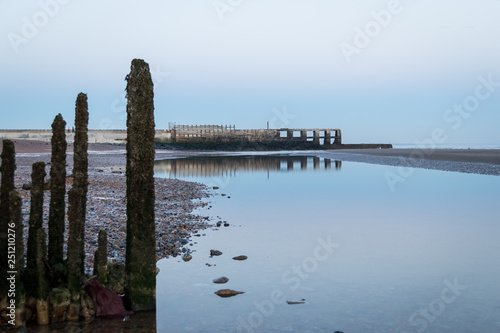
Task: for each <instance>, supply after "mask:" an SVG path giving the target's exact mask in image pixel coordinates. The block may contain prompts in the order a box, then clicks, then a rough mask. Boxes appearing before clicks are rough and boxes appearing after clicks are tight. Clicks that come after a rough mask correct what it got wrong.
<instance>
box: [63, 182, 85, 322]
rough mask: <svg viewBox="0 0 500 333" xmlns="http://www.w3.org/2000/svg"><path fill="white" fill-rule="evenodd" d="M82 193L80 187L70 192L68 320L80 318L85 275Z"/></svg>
mask: <svg viewBox="0 0 500 333" xmlns="http://www.w3.org/2000/svg"><path fill="white" fill-rule="evenodd" d="M82 193H83V190H82V189H81V188H79V187H73V188H72V189H71V190H69V192H68V220H69V223H70V225H69V236H68V263H67V269H68V290H69V291H70V293H71V303H70V305H69V308H68V317H67V318H68V320H78V317H79V314H80V289H81V288H80V282H81V280H82V275H83V263H84V259H85V253H84V252H83V250H84V239H83V232H82V229H84V225H85V221H84V219H82V211H81V210H82V207H83V205H82Z"/></svg>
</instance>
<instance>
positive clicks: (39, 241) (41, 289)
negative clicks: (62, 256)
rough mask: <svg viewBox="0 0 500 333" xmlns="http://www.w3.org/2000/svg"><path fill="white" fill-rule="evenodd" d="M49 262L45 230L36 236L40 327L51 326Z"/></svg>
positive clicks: (37, 317)
mask: <svg viewBox="0 0 500 333" xmlns="http://www.w3.org/2000/svg"><path fill="white" fill-rule="evenodd" d="M46 262H47V235H46V234H45V230H44V229H43V228H40V229H38V232H37V234H36V269H37V274H38V276H37V300H36V321H37V323H38V325H47V324H49V281H48V280H47V275H46V270H45V264H46Z"/></svg>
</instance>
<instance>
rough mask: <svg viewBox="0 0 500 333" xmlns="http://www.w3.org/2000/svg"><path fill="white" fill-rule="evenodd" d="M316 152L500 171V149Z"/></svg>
mask: <svg viewBox="0 0 500 333" xmlns="http://www.w3.org/2000/svg"><path fill="white" fill-rule="evenodd" d="M315 155H317V156H320V157H327V158H332V159H337V160H342V161H351V162H361V163H372V164H381V165H390V166H397V167H414V168H424V169H433V170H441V171H453V172H463V173H475V174H485V175H500V149H346V150H329V151H326V152H318V153H316V154H315Z"/></svg>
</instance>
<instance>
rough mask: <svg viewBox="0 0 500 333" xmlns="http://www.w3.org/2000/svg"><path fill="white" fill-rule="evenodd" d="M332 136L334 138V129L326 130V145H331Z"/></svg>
mask: <svg viewBox="0 0 500 333" xmlns="http://www.w3.org/2000/svg"><path fill="white" fill-rule="evenodd" d="M331 138H332V131H330V130H325V143H324V145H325V146H329V145H331V142H330V140H331Z"/></svg>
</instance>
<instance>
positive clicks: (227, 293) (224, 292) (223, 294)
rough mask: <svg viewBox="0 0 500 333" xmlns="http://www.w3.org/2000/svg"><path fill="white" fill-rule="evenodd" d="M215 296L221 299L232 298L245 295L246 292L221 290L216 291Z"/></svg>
mask: <svg viewBox="0 0 500 333" xmlns="http://www.w3.org/2000/svg"><path fill="white" fill-rule="evenodd" d="M215 294H216V295H217V296H220V297H232V296H236V295H239V294H244V292H243V291H236V290H231V289H221V290H218V291H216V292H215Z"/></svg>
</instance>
